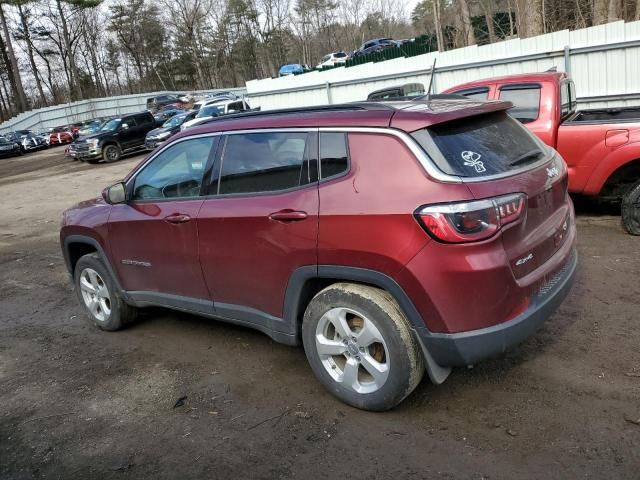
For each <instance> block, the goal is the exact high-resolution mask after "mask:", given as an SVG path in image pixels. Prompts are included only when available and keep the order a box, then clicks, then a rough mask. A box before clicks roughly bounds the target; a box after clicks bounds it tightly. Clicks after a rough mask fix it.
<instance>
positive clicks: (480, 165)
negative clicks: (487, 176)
mask: <svg viewBox="0 0 640 480" xmlns="http://www.w3.org/2000/svg"><path fill="white" fill-rule="evenodd" d="M460 156H461V157H462V159H463V160H464V164H465V165H466V166H467V167H474V168H475V169H476V172H478V173H482V172H486V171H487V169H486V168H485V167H484V162H481V161H480V158H482V155H480V154H479V153H476V152H472V151H471V150H465V151H464V152H462V153H461V154H460Z"/></svg>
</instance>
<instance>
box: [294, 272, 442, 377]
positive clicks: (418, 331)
mask: <svg viewBox="0 0 640 480" xmlns="http://www.w3.org/2000/svg"><path fill="white" fill-rule="evenodd" d="M322 279H336V280H340V281H347V282H349V281H350V282H357V283H365V284H369V285H373V286H376V287H379V288H382V289H383V290H386V291H387V292H389V293H390V294H391V296H393V298H394V299H395V300H396V301H397V302H398V305H399V306H400V308H401V309H402V311H403V313H404V314H405V316H406V317H407V320H409V323H410V324H411V329H412V330H413V334H414V338H415V339H416V340H417V341H418V343H419V344H420V348H421V350H422V354H423V358H424V361H425V366H426V370H427V374H428V375H429V378H430V379H431V381H432V382H433V383H435V384H438V385H439V384H441V383H442V382H444V381H445V380H446V379H447V377H448V376H449V374H450V373H451V368H450V367H443V366H440V365H438V364H437V363H436V361H435V360H434V359H433V357H432V356H431V354H430V353H429V352H428V350H427V348H426V346H425V342H424V341H423V338H422V336H424V334H425V333H427V335H429V331H428V329H427V327H426V325H425V323H424V321H423V319H422V316H421V315H420V313H419V312H418V310H417V308H416V307H415V305H414V304H413V302H412V301H411V300H410V298H409V296H408V295H407V294H406V293H405V291H404V290H403V288H402V287H401V286H400V285H399V284H398V283H397V282H396V281H395V280H394V279H393V278H391V277H390V276H388V275H386V274H384V273H381V272H378V271H376V270H369V269H366V268H360V267H347V266H340V265H318V266H317V267H316V266H305V267H299V268H297V269H296V270H295V271H294V272H293V274H292V275H291V277H290V279H289V284H288V285H287V291H286V294H285V304H284V311H283V316H284V320H285V323H286V324H287V325H288V326H289V329H290V331H291V332H296V337H297V333H298V329H299V328H300V326H301V325H302V322H300V317H301V315H302V314H304V308H305V307H306V305H301V303H302V300H303V298H302V293H303V289H304V287H305V284H306V283H307V282H308V281H313V280H322Z"/></svg>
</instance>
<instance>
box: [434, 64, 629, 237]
mask: <svg viewBox="0 0 640 480" xmlns="http://www.w3.org/2000/svg"><path fill="white" fill-rule="evenodd" d="M575 92H576V90H575V86H574V83H573V80H571V78H570V77H569V75H567V74H566V73H564V72H545V73H533V74H525V75H509V76H506V77H497V78H490V79H485V80H478V81H475V82H470V83H465V84H463V85H458V86H456V87H453V88H450V89H448V90H446V91H445V92H443V93H448V94H451V93H455V94H458V95H464V96H466V97H470V98H474V99H482V100H508V101H510V102H512V103H513V108H512V109H511V110H510V113H511V115H512V116H513V117H515V118H516V119H517V120H519V121H520V122H522V123H523V124H524V125H525V126H526V127H527V128H529V129H530V130H531V131H532V132H533V133H535V134H536V135H537V136H538V137H540V139H541V140H542V141H544V142H545V143H546V144H547V145H549V146H551V147H553V148H555V149H556V150H558V152H560V154H561V155H562V156H563V157H564V159H565V161H566V162H567V166H568V167H569V191H571V192H573V193H577V194H582V195H588V196H598V197H600V198H602V199H606V200H617V201H619V200H622V224H623V226H624V228H625V229H626V230H627V231H628V232H629V233H631V234H633V235H640V107H626V108H603V109H596V110H576V93H575Z"/></svg>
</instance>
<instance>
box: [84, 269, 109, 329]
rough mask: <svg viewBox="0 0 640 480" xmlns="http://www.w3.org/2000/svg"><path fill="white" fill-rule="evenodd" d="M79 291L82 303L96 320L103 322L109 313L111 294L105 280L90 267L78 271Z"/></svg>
mask: <svg viewBox="0 0 640 480" xmlns="http://www.w3.org/2000/svg"><path fill="white" fill-rule="evenodd" d="M80 291H81V293H82V299H83V300H84V304H85V306H86V307H87V309H88V310H89V312H90V313H91V315H92V316H93V317H94V318H95V319H96V320H97V321H98V322H105V321H106V320H107V319H108V318H109V315H111V296H110V295H109V289H108V288H107V285H106V283H105V281H104V280H103V279H102V277H101V276H100V274H99V273H98V272H96V271H95V270H93V269H92V268H85V269H84V270H82V272H81V273H80Z"/></svg>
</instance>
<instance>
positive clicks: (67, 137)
mask: <svg viewBox="0 0 640 480" xmlns="http://www.w3.org/2000/svg"><path fill="white" fill-rule="evenodd" d="M73 140H74V138H73V133H72V132H71V131H70V130H69V127H54V128H52V129H51V132H50V133H49V145H64V144H66V143H71V142H73Z"/></svg>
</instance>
